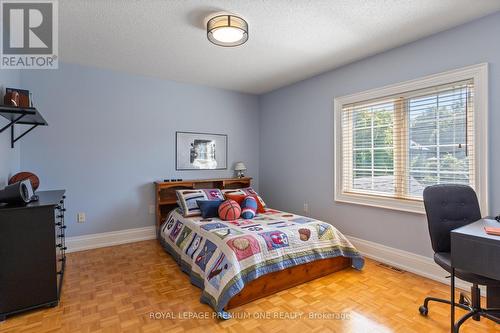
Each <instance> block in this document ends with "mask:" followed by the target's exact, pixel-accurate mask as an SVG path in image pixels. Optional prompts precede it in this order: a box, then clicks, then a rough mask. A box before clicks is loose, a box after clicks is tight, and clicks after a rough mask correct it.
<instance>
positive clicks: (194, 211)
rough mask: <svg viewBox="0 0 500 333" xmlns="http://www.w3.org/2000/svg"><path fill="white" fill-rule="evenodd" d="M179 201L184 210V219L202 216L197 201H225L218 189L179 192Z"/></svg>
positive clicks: (177, 192)
mask: <svg viewBox="0 0 500 333" xmlns="http://www.w3.org/2000/svg"><path fill="white" fill-rule="evenodd" d="M175 193H176V194H177V199H178V201H179V206H180V207H181V209H182V213H183V216H184V217H190V216H197V215H201V210H200V207H198V203H197V202H196V201H197V200H224V195H223V194H222V192H221V191H220V190H219V189H217V188H213V189H199V190H177V191H175Z"/></svg>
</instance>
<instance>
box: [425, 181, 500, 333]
mask: <svg viewBox="0 0 500 333" xmlns="http://www.w3.org/2000/svg"><path fill="white" fill-rule="evenodd" d="M424 205H425V212H426V214H427V223H428V225H429V234H430V236H431V243H432V249H433V250H434V261H435V262H436V263H437V264H438V265H439V266H441V267H442V268H444V269H445V270H446V271H447V272H450V273H451V256H450V247H451V245H450V242H451V241H450V232H451V230H453V229H456V228H459V227H461V226H464V225H466V224H469V223H472V222H475V221H477V220H479V219H481V211H480V208H479V202H478V200H477V196H476V193H475V192H474V190H473V189H472V188H470V187H469V186H466V185H433V186H429V187H427V188H425V190H424ZM455 276H456V277H457V278H459V279H461V280H464V281H467V282H470V283H472V287H471V300H468V299H467V298H466V297H465V296H464V295H463V294H460V299H459V302H458V303H455V306H457V307H459V308H462V309H464V310H467V311H469V312H468V313H467V314H466V315H464V316H463V317H462V318H460V320H459V321H458V322H456V323H455V327H454V332H458V331H459V329H460V326H461V325H462V324H463V323H464V322H465V321H466V320H467V319H469V318H470V317H473V319H474V320H480V317H481V316H483V317H486V318H488V319H491V320H493V321H495V322H498V321H497V319H496V318H495V317H493V316H491V313H492V312H494V311H499V309H483V308H481V291H480V289H479V287H478V286H479V285H482V286H500V281H497V280H493V279H489V278H487V277H485V276H481V275H477V274H473V273H469V272H465V271H462V270H458V269H455ZM429 301H433V302H440V303H446V304H450V305H451V301H450V300H446V299H441V298H435V297H427V298H426V299H425V300H424V304H423V305H422V306H420V308H419V309H418V310H419V311H420V314H421V315H423V316H427V314H428V311H429V308H428V305H429Z"/></svg>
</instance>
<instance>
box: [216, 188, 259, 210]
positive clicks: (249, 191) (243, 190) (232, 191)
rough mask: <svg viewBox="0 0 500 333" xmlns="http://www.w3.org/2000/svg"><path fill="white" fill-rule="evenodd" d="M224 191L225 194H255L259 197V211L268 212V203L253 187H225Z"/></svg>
mask: <svg viewBox="0 0 500 333" xmlns="http://www.w3.org/2000/svg"><path fill="white" fill-rule="evenodd" d="M222 193H223V194H224V195H227V194H238V195H254V196H256V199H257V205H258V209H257V212H258V213H265V212H266V203H265V202H264V200H262V198H261V197H260V195H259V194H258V193H257V192H256V191H255V190H254V189H253V188H251V187H245V188H236V189H225V190H222Z"/></svg>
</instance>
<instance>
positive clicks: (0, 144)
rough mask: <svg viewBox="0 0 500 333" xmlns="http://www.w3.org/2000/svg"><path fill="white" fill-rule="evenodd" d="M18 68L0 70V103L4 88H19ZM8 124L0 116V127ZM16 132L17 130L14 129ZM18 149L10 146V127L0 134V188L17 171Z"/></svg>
mask: <svg viewBox="0 0 500 333" xmlns="http://www.w3.org/2000/svg"><path fill="white" fill-rule="evenodd" d="M19 79H20V78H19V71H18V70H5V69H1V70H0V98H1V101H0V104H3V96H4V94H5V88H6V87H9V88H20V86H19V84H20V82H19ZM6 124H8V121H7V120H6V119H5V118H3V117H0V128H1V127H4V126H5V125H6ZM16 132H17V131H16ZM19 163H20V150H19V145H16V147H15V148H14V149H11V148H10V129H8V130H5V131H4V132H3V133H1V134H0V188H3V186H5V185H6V184H7V181H8V179H9V177H10V176H11V175H12V174H14V173H16V172H18V171H19Z"/></svg>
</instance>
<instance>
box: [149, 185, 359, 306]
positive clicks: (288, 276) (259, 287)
mask: <svg viewBox="0 0 500 333" xmlns="http://www.w3.org/2000/svg"><path fill="white" fill-rule="evenodd" d="M251 181H252V178H249V177H245V178H216V179H196V180H182V181H175V182H161V181H158V182H155V193H156V229H157V231H158V230H159V228H160V226H161V224H162V223H163V222H164V221H165V219H166V218H167V215H168V213H169V212H170V211H171V210H172V209H174V208H176V207H177V196H176V193H175V191H176V190H180V189H200V188H219V189H235V188H243V187H249V186H250V185H251ZM351 264H352V263H351V259H350V258H345V257H335V258H328V259H321V260H315V261H312V262H309V263H307V264H302V265H298V266H294V267H290V268H286V269H284V270H281V271H277V272H273V273H269V274H266V275H264V276H261V277H259V278H257V279H255V280H253V281H250V282H249V283H247V284H246V285H245V287H244V288H243V290H241V291H240V293H239V294H237V295H235V296H234V297H233V298H231V300H230V301H229V303H228V304H227V306H226V307H225V309H226V310H229V309H233V308H236V307H238V306H240V305H243V304H246V303H249V302H252V301H254V300H256V299H259V298H262V297H266V296H269V295H272V294H275V293H277V292H278V291H281V290H285V289H288V288H291V287H295V286H297V285H299V284H302V283H305V282H308V281H311V280H314V279H317V278H319V277H322V276H325V275H328V274H331V273H334V272H338V271H340V270H343V269H345V268H348V267H351Z"/></svg>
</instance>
